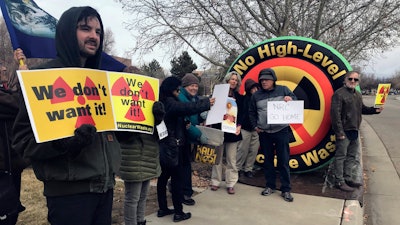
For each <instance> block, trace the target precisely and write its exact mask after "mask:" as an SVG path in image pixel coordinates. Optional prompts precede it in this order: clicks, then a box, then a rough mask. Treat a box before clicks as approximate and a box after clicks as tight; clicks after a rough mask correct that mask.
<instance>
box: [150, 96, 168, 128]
mask: <svg viewBox="0 0 400 225" xmlns="http://www.w3.org/2000/svg"><path fill="white" fill-rule="evenodd" d="M153 115H154V122H155V124H156V125H158V124H160V123H161V121H162V120H163V119H164V116H165V109H164V104H162V102H159V101H157V102H154V104H153Z"/></svg>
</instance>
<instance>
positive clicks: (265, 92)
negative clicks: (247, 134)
mask: <svg viewBox="0 0 400 225" xmlns="http://www.w3.org/2000/svg"><path fill="white" fill-rule="evenodd" d="M276 80H277V78H276V74H275V71H274V70H273V69H271V68H267V69H263V70H261V71H260V73H259V75H258V82H259V84H260V86H261V89H260V90H258V91H257V92H255V93H254V94H253V96H252V98H251V102H250V106H249V107H250V108H249V116H250V123H251V125H252V127H253V129H254V130H255V131H257V133H258V136H259V140H260V146H261V150H262V152H263V154H264V156H265V159H264V172H265V179H266V181H267V184H266V187H265V190H264V191H262V192H261V195H264V196H268V195H271V194H272V193H274V192H275V190H276V171H275V167H274V154H275V152H276V155H277V159H278V169H279V174H280V181H281V187H280V190H281V192H282V193H281V196H282V197H283V199H284V200H285V201H287V202H292V201H293V197H292V195H291V194H290V191H291V185H290V169H289V156H290V149H289V124H269V123H268V116H267V112H268V107H267V106H268V102H269V101H285V102H287V101H292V100H294V99H296V96H295V95H294V94H293V92H292V91H290V90H289V88H288V87H286V86H282V85H277V84H276Z"/></svg>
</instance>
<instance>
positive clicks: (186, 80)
mask: <svg viewBox="0 0 400 225" xmlns="http://www.w3.org/2000/svg"><path fill="white" fill-rule="evenodd" d="M199 83H200V82H199V78H197V76H196V75H194V74H193V73H187V74H185V76H184V77H183V78H182V87H186V86H189V85H191V84H197V85H199Z"/></svg>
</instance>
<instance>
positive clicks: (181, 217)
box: [174, 212, 192, 222]
mask: <svg viewBox="0 0 400 225" xmlns="http://www.w3.org/2000/svg"><path fill="white" fill-rule="evenodd" d="M190 217H192V214H191V213H190V212H188V213H182V214H175V215H174V222H180V221H182V220H187V219H190Z"/></svg>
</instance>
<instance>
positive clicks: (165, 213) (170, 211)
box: [157, 209, 175, 217]
mask: <svg viewBox="0 0 400 225" xmlns="http://www.w3.org/2000/svg"><path fill="white" fill-rule="evenodd" d="M174 212H175V211H174V210H173V209H159V210H158V211H157V217H164V216H168V215H171V214H174Z"/></svg>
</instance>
